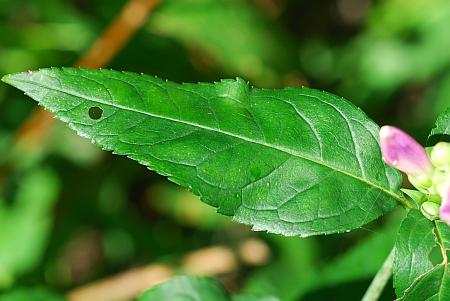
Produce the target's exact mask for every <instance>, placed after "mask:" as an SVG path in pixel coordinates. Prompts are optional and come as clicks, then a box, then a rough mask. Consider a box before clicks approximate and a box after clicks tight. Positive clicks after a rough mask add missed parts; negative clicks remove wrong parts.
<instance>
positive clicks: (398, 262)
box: [393, 210, 436, 296]
mask: <svg viewBox="0 0 450 301" xmlns="http://www.w3.org/2000/svg"><path fill="white" fill-rule="evenodd" d="M433 230H434V227H433V222H431V221H429V220H428V219H427V218H426V217H425V216H423V214H422V213H421V212H420V211H418V210H411V211H410V212H409V213H408V216H407V217H406V218H405V219H404V221H403V222H402V224H401V226H400V230H399V232H398V236H397V241H396V243H395V257H394V271H393V273H394V287H395V291H396V293H397V296H402V295H403V293H404V292H405V290H406V289H407V288H408V287H410V286H411V285H412V283H413V282H414V281H415V280H416V279H417V278H418V277H419V276H421V275H423V274H425V273H426V272H428V271H430V270H431V269H432V268H433V264H432V263H431V261H430V259H429V256H430V253H431V251H432V250H433V247H434V246H435V244H436V238H435V235H434V233H433Z"/></svg>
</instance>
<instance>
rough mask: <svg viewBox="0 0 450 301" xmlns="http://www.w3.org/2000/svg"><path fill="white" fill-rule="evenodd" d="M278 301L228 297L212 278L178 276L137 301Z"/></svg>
mask: <svg viewBox="0 0 450 301" xmlns="http://www.w3.org/2000/svg"><path fill="white" fill-rule="evenodd" d="M167 300H171V301H186V300H189V301H279V299H278V298H275V297H258V296H253V295H244V294H241V295H235V296H230V295H229V294H228V293H227V292H225V290H224V289H223V287H222V286H221V285H220V284H219V283H218V282H217V281H216V280H214V279H212V278H203V277H189V276H180V277H175V278H172V279H170V280H168V281H166V282H163V283H161V284H159V285H156V286H155V287H153V288H152V289H150V290H148V291H146V292H144V293H143V294H142V295H141V296H140V297H139V298H138V301H167Z"/></svg>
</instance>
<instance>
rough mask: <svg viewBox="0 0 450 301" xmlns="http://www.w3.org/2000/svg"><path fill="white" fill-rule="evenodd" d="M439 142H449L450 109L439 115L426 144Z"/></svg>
mask: <svg viewBox="0 0 450 301" xmlns="http://www.w3.org/2000/svg"><path fill="white" fill-rule="evenodd" d="M440 140H446V141H450V107H449V108H448V109H447V110H446V111H445V112H443V113H442V114H441V115H439V117H438V119H437V121H436V127H435V128H434V129H433V130H432V131H431V134H430V137H428V144H429V145H434V144H436V143H437V142H439V141H440Z"/></svg>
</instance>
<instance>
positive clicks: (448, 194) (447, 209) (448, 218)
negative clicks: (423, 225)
mask: <svg viewBox="0 0 450 301" xmlns="http://www.w3.org/2000/svg"><path fill="white" fill-rule="evenodd" d="M439 217H440V219H441V220H443V221H444V222H446V223H447V224H449V225H450V184H449V185H447V189H445V191H444V194H443V195H442V204H441V208H440V209H439Z"/></svg>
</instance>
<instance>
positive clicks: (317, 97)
mask: <svg viewBox="0 0 450 301" xmlns="http://www.w3.org/2000/svg"><path fill="white" fill-rule="evenodd" d="M3 80H4V81H5V82H7V83H9V84H11V85H13V86H15V87H17V88H19V89H21V90H23V91H24V92H25V93H26V94H27V95H29V96H30V97H32V98H34V99H35V100H37V101H38V102H39V103H40V104H41V105H42V106H44V107H45V108H47V109H48V110H50V111H52V112H54V113H55V114H56V116H57V117H58V118H59V119H61V120H62V121H64V122H67V123H68V124H69V125H70V127H72V128H73V129H75V130H76V131H77V132H78V134H79V135H82V136H84V137H88V138H90V139H92V141H93V142H95V143H96V144H98V145H100V146H101V147H103V148H104V149H107V150H112V151H114V153H116V154H122V155H127V156H129V157H130V158H132V159H134V160H137V161H139V162H140V163H141V164H144V165H146V166H148V167H149V168H150V169H152V170H155V171H157V172H159V173H161V174H163V175H166V176H168V177H169V179H170V180H172V181H174V182H176V183H178V184H181V185H183V186H187V187H189V188H190V189H191V190H192V192H194V193H195V194H197V195H199V196H201V198H202V200H203V201H204V202H206V203H208V204H210V205H212V206H215V207H218V211H219V212H220V213H223V214H226V215H232V216H234V219H235V220H236V221H238V222H241V223H244V224H249V225H253V229H255V230H265V231H269V232H274V233H280V234H283V235H301V236H308V235H316V234H329V233H336V232H343V231H348V230H351V229H354V228H357V227H360V226H362V225H364V224H365V223H367V222H370V221H372V220H374V219H376V218H377V217H379V216H380V215H382V214H384V213H385V212H388V211H390V210H391V209H392V208H394V207H395V206H396V203H397V201H399V202H406V201H405V200H404V198H403V197H402V195H401V193H400V191H399V187H400V183H401V176H400V174H399V173H398V172H397V171H395V170H394V169H392V168H390V167H388V166H387V165H386V164H384V162H383V161H382V159H381V152H380V147H379V143H378V130H379V129H378V126H377V125H376V124H375V123H374V122H373V121H372V120H370V119H369V118H368V117H367V116H366V115H365V114H364V113H363V112H362V111H361V110H359V109H358V108H356V107H355V106H354V105H352V104H351V103H349V102H348V101H346V100H344V99H342V98H339V97H336V96H334V95H332V94H329V93H325V92H320V91H316V90H312V89H306V88H287V89H282V90H265V89H256V88H250V87H249V86H248V84H247V83H246V82H244V81H243V80H241V79H237V80H223V81H221V82H218V83H214V84H206V83H200V84H181V85H180V84H175V83H172V82H168V81H164V80H161V79H158V78H154V77H150V76H145V75H137V74H133V73H123V72H116V71H110V70H96V71H94V70H87V69H74V68H66V69H56V68H54V69H43V70H40V71H36V72H27V73H19V74H14V75H9V76H6V77H4V78H3Z"/></svg>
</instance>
